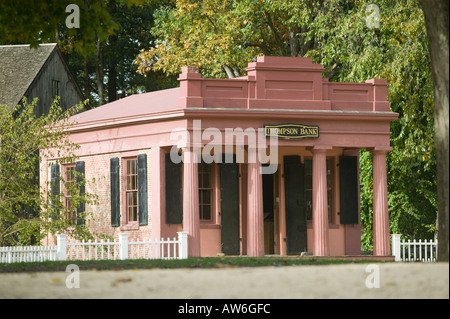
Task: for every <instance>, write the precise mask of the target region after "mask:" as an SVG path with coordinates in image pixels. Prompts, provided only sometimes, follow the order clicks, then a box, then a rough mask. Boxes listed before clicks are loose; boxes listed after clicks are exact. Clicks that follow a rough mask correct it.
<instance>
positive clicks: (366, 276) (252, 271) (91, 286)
mask: <svg viewBox="0 0 450 319" xmlns="http://www.w3.org/2000/svg"><path fill="white" fill-rule="evenodd" d="M74 269H75V270H74V271H72V272H70V270H69V272H66V271H65V269H62V270H61V272H50V273H22V274H18V273H13V274H0V299H11V298H14V299H15V298H37V299H41V298H52V299H53V298H58V299H59V298H81V299H84V298H152V299H157V298H168V299H185V298H186V299H198V298H201V299H202V298H212V299H216V298H220V299H222V298H224V299H236V298H237V299H246V298H255V299H260V298H262V299H265V298H268V299H273V298H283V299H292V298H294V299H298V298H338V299H341V298H357V299H365V298H371V299H373V298H449V264H448V263H428V264H425V263H376V264H342V265H326V266H325V265H324V266H283V267H252V268H250V267H240V268H230V267H224V268H214V269H151V270H122V271H93V270H90V271H80V272H76V266H75V267H74ZM77 284H79V288H76V287H74V286H76V285H77ZM68 287H73V288H68Z"/></svg>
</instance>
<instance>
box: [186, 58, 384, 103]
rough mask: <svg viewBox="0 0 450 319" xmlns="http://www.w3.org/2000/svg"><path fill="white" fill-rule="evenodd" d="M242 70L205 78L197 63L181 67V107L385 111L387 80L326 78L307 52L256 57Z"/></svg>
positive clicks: (319, 66)
mask: <svg viewBox="0 0 450 319" xmlns="http://www.w3.org/2000/svg"><path fill="white" fill-rule="evenodd" d="M246 71H247V76H243V77H240V78H234V79H204V78H202V77H201V74H200V73H199V70H198V68H197V67H193V66H188V67H184V68H183V69H182V73H181V74H180V77H179V78H178V80H179V81H180V89H181V90H180V106H181V107H182V108H192V107H205V108H242V109H295V110H341V111H365V112H370V111H373V112H375V111H376V112H389V111H390V109H389V102H388V101H387V85H388V83H387V81H386V80H384V79H371V80H367V81H366V82H365V83H342V82H329V81H328V79H326V78H325V79H324V78H322V72H323V71H324V69H323V68H322V66H321V65H320V64H313V63H312V59H311V58H296V57H268V56H264V57H258V58H257V61H256V62H252V63H249V64H248V67H247V68H246Z"/></svg>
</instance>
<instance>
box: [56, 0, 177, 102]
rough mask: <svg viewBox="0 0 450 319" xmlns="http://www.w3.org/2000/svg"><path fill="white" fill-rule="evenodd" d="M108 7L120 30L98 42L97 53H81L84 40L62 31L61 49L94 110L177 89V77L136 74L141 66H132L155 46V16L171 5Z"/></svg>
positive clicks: (162, 0)
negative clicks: (142, 52)
mask: <svg viewBox="0 0 450 319" xmlns="http://www.w3.org/2000/svg"><path fill="white" fill-rule="evenodd" d="M106 3H107V10H108V13H109V15H110V16H111V19H112V21H113V22H114V23H115V24H116V25H117V29H116V30H115V31H114V32H113V33H111V34H110V35H109V36H108V37H107V38H105V39H104V40H99V41H97V46H96V50H95V52H91V53H88V54H82V53H80V51H79V50H78V49H77V41H79V40H80V39H81V38H79V37H76V36H72V35H71V34H70V33H69V32H68V31H69V30H68V29H67V28H65V27H64V25H61V26H60V27H59V28H58V30H59V31H58V39H59V46H60V48H61V50H62V52H63V54H64V56H65V58H66V59H67V61H68V65H69V68H70V69H71V72H72V73H73V74H74V75H75V76H76V77H77V78H78V80H79V84H80V87H81V89H82V90H83V93H84V95H85V97H87V98H89V100H90V101H91V103H90V107H91V108H92V107H95V106H97V105H101V104H104V103H106V102H113V101H115V100H117V99H118V98H121V97H125V96H127V95H131V94H136V93H141V92H149V91H153V90H160V89H164V88H167V87H173V86H174V85H176V77H175V76H171V77H167V76H165V75H163V74H162V72H151V73H149V74H147V75H146V76H144V75H142V74H139V73H137V72H136V70H137V66H136V65H135V64H133V63H132V62H133V60H134V58H135V57H136V55H137V54H138V53H139V51H140V50H141V49H143V48H145V47H147V46H148V45H152V43H153V41H154V37H153V35H152V34H151V32H150V29H151V27H152V26H153V23H154V21H153V12H154V10H155V9H156V8H157V7H159V6H161V5H163V4H164V5H167V4H168V1H166V0H158V1H146V2H143V3H141V4H139V5H131V6H128V5H125V4H123V3H122V2H121V1H117V0H108V1H106Z"/></svg>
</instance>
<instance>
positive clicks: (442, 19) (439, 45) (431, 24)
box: [421, 0, 449, 262]
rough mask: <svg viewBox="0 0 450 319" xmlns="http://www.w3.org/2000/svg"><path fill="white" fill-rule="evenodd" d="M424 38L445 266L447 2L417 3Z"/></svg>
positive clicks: (441, 252) (429, 0)
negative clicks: (431, 95)
mask: <svg viewBox="0 0 450 319" xmlns="http://www.w3.org/2000/svg"><path fill="white" fill-rule="evenodd" d="M421 5H422V9H423V12H424V14H425V22H426V25H427V31H428V37H429V39H430V51H431V52H430V53H431V65H432V70H433V83H434V98H435V109H434V119H435V122H434V127H435V132H436V133H435V138H436V152H437V176H438V207H439V212H438V217H439V218H438V221H439V223H438V224H439V225H438V240H439V248H438V250H439V251H438V259H439V261H447V262H448V260H449V259H448V214H449V210H448V206H449V195H448V194H449V189H448V178H449V176H448V171H449V149H448V147H449V132H448V116H449V114H448V98H449V96H448V59H449V54H448V50H449V41H448V37H449V28H448V23H449V19H448V14H449V12H448V6H449V3H448V1H443V0H440V1H439V0H421Z"/></svg>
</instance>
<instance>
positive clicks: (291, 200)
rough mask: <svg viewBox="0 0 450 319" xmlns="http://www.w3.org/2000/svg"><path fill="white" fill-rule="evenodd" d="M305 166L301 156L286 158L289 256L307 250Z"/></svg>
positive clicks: (285, 183) (287, 245)
mask: <svg viewBox="0 0 450 319" xmlns="http://www.w3.org/2000/svg"><path fill="white" fill-rule="evenodd" d="M304 180H305V166H304V164H302V163H301V162H300V156H297V155H288V156H284V189H285V191H284V193H285V199H284V202H285V210H286V248H287V254H288V255H296V254H300V253H302V252H304V251H306V250H307V247H308V245H307V230H306V205H305V182H304Z"/></svg>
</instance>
